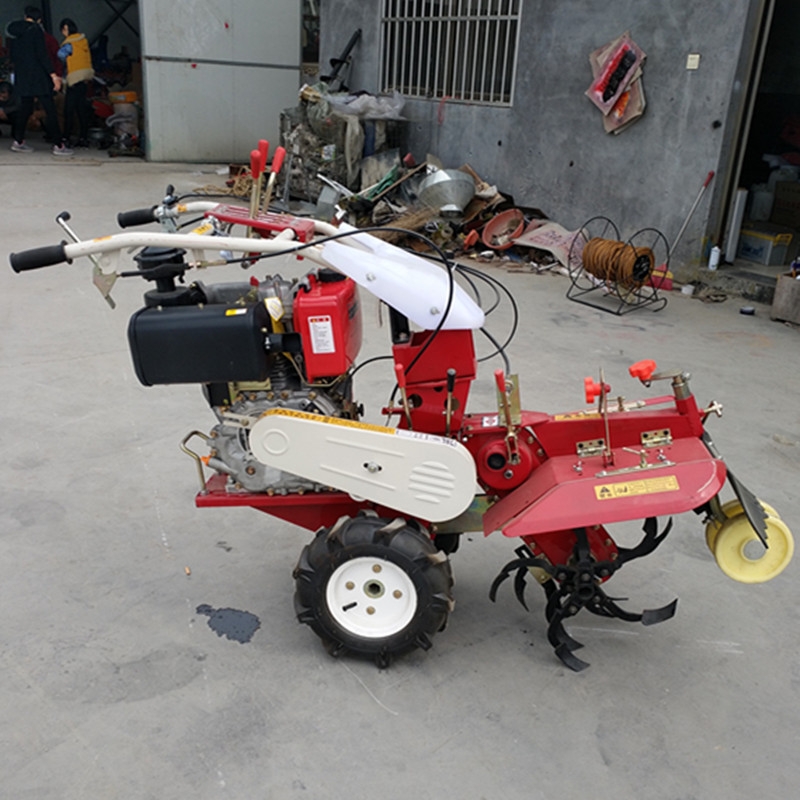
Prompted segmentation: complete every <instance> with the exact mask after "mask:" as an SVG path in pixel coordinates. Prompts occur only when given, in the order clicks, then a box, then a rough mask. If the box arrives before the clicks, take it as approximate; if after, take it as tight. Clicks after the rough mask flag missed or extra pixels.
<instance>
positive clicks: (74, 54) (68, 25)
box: [58, 17, 94, 147]
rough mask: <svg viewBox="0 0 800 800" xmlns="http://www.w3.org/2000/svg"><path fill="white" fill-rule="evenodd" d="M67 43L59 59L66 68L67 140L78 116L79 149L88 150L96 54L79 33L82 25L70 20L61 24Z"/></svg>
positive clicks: (65, 107)
mask: <svg viewBox="0 0 800 800" xmlns="http://www.w3.org/2000/svg"><path fill="white" fill-rule="evenodd" d="M59 29H60V30H61V35H62V36H63V37H64V41H63V42H62V43H61V47H60V48H59V50H58V57H59V58H60V59H61V60H62V61H63V62H64V64H65V66H66V84H67V90H66V97H65V100H64V138H65V139H66V140H67V141H69V135H70V131H71V130H72V119H73V117H74V116H75V115H76V114H77V116H78V136H79V139H78V146H79V147H86V146H87V145H88V138H89V117H90V114H89V106H88V103H87V100H86V92H87V88H88V83H89V81H91V80H92V79H93V78H94V69H92V54H91V52H90V50H89V41H88V40H87V38H86V36H84V35H83V34H82V33H79V32H78V26H77V25H76V24H75V22H74V21H73V20H71V19H69V18H68V17H66V18H64V19H62V20H61V24H60V25H59Z"/></svg>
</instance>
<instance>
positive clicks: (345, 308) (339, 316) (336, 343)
mask: <svg viewBox="0 0 800 800" xmlns="http://www.w3.org/2000/svg"><path fill="white" fill-rule="evenodd" d="M293 313H294V329H295V331H297V332H298V333H299V334H300V336H301V338H302V341H303V358H304V360H305V367H306V378H307V379H308V380H309V381H315V380H317V379H319V378H330V377H335V376H337V375H341V374H343V373H344V372H346V371H347V370H348V369H349V368H350V366H351V365H352V364H353V362H354V361H355V359H356V356H357V355H358V351H359V350H360V349H361V335H362V334H361V330H362V323H361V305H360V303H359V299H358V287H357V286H356V284H355V282H354V281H352V280H351V279H350V278H348V277H346V276H344V275H341V274H340V273H338V272H327V271H320V273H319V274H317V275H314V274H310V275H308V286H303V287H302V288H301V289H300V290H299V291H298V292H297V294H296V295H295V298H294V310H293Z"/></svg>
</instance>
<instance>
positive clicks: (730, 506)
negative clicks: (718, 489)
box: [706, 498, 780, 553]
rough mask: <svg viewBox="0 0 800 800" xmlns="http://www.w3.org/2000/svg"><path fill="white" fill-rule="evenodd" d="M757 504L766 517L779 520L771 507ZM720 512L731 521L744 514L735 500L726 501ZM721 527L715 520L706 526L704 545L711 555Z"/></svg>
mask: <svg viewBox="0 0 800 800" xmlns="http://www.w3.org/2000/svg"><path fill="white" fill-rule="evenodd" d="M758 502H759V503H760V504H761V507H762V508H763V509H764V511H765V512H766V513H767V516H768V517H774V518H775V519H780V514H778V512H777V511H776V510H775V509H774V508H773V507H772V506H771V505H769V504H768V503H765V502H764V501H763V500H759V501H758ZM721 510H722V513H723V514H724V515H725V516H726V517H727V518H728V519H731V518H732V517H738V516H739V514H742V513H743V512H744V509H743V508H742V504H741V503H740V502H739V500H738V499H737V498H734V499H733V500H728V502H727V503H724V504H723V505H722V509H721ZM721 527H722V523H721V522H720V521H719V520H717V519H712V520H711V522H709V523H708V524H707V525H706V544H707V545H708V549H709V550H710V551H711V552H712V553H713V552H714V540H715V539H716V538H717V534H718V533H719V529H720V528H721Z"/></svg>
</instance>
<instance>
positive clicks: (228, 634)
mask: <svg viewBox="0 0 800 800" xmlns="http://www.w3.org/2000/svg"><path fill="white" fill-rule="evenodd" d="M196 610H197V613H198V614H203V615H205V616H207V617H208V627H209V628H211V630H212V631H214V632H215V633H216V634H217V636H224V637H225V638H226V639H230V640H231V641H234V642H239V643H240V644H247V642H249V641H250V640H251V639H252V638H253V634H255V632H256V631H257V630H258V629H259V628H260V627H261V620H260V619H259V618H258V617H257V616H256V615H255V614H251V613H250V612H249V611H239V610H238V609H236V608H212V607H211V606H210V605H207V604H206V603H203V605H199V606H197V609H196Z"/></svg>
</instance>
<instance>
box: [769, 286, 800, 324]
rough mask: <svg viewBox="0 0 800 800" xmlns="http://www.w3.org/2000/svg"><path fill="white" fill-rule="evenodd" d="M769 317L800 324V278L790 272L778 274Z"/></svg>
mask: <svg viewBox="0 0 800 800" xmlns="http://www.w3.org/2000/svg"><path fill="white" fill-rule="evenodd" d="M769 317H770V319H778V320H781V321H782V322H792V323H794V324H795V325H800V280H798V279H797V278H795V277H794V276H792V275H789V274H786V275H779V276H778V284H777V286H776V287H775V296H774V298H773V300H772V310H771V311H770V313H769Z"/></svg>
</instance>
